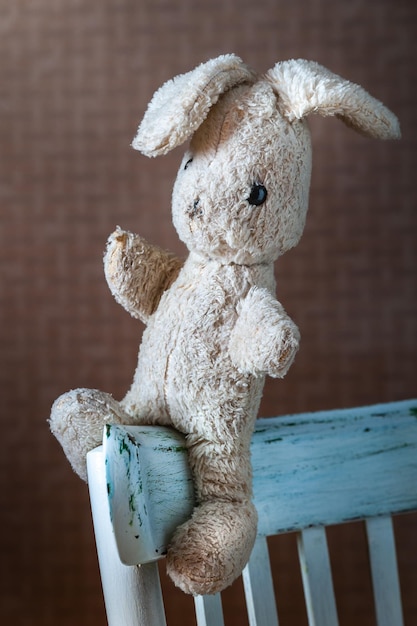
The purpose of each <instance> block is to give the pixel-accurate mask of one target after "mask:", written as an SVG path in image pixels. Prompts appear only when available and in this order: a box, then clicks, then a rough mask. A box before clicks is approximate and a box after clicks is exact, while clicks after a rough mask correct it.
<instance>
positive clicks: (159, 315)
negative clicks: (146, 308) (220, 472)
mask: <svg viewBox="0 0 417 626" xmlns="http://www.w3.org/2000/svg"><path fill="white" fill-rule="evenodd" d="M274 285H275V280H274V274H273V267H272V265H270V266H268V265H253V266H242V265H236V264H227V265H223V264H221V263H220V262H219V261H210V260H207V259H204V258H202V257H200V256H198V255H195V254H191V255H190V256H189V257H188V259H187V260H186V261H185V264H184V266H183V268H182V269H181V271H180V273H179V275H178V277H177V279H176V280H175V282H174V283H173V284H172V285H171V286H170V287H169V289H168V290H166V291H165V292H164V293H163V294H162V296H161V300H160V303H159V306H158V308H157V310H156V311H155V313H153V315H151V316H150V317H149V319H148V322H147V328H146V329H145V331H144V334H143V337H142V342H141V346H140V352H139V360H138V367H137V370H136V374H135V379H134V382H133V385H132V387H131V389H130V391H129V393H128V394H127V396H126V398H125V399H124V400H123V402H122V404H123V406H124V408H125V410H126V411H127V412H128V413H130V414H131V415H132V416H134V417H135V419H137V420H139V421H140V422H147V423H153V422H158V423H163V424H172V425H173V426H175V427H176V428H177V429H178V430H180V431H181V432H183V433H186V434H191V433H193V434H196V435H199V436H204V437H206V438H207V439H208V440H217V439H221V438H223V437H224V436H225V434H226V433H225V432H223V429H225V430H226V431H228V434H229V436H230V435H232V434H236V433H237V432H239V431H240V430H241V428H242V423H241V422H242V418H243V416H244V420H245V421H246V422H247V421H248V419H250V421H251V422H252V421H253V414H254V413H255V415H256V412H257V408H258V404H259V399H260V394H261V390H262V386H263V377H261V378H255V377H254V376H253V375H251V374H248V373H245V372H239V370H238V368H237V367H236V366H235V365H233V363H232V361H231V358H230V354H229V352H228V350H225V349H224V347H225V346H227V345H228V343H229V341H230V334H231V332H232V330H233V328H234V326H235V324H236V320H237V317H238V308H239V304H240V303H241V301H242V300H243V299H244V298H245V297H246V296H247V294H248V292H249V290H250V289H251V287H253V286H258V287H262V288H265V289H267V290H268V291H269V292H270V293H271V294H273V293H274ZM156 353H157V354H158V355H160V356H159V357H158V358H155V354H156ZM213 397H216V406H213ZM218 400H219V401H218ZM213 410H215V411H218V412H219V413H222V415H223V418H224V419H217V420H213V419H210V420H208V419H206V416H207V415H212V413H213ZM239 416H242V417H239ZM244 427H245V429H246V428H247V427H246V425H245V426H244Z"/></svg>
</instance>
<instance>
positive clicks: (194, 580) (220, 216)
mask: <svg viewBox="0 0 417 626" xmlns="http://www.w3.org/2000/svg"><path fill="white" fill-rule="evenodd" d="M310 113H316V114H319V115H324V116H326V115H335V116H337V117H339V118H340V119H341V120H342V121H343V122H345V123H346V124H347V125H348V126H350V127H351V128H353V129H355V130H357V131H359V132H360V133H362V134H364V135H367V136H369V137H375V138H379V139H390V138H396V137H398V136H399V126H398V122H397V119H396V118H395V116H394V115H393V114H392V113H391V112H390V111H389V110H387V109H386V108H385V107H384V106H383V105H382V104H381V103H380V102H378V101H377V100H375V99H374V98H372V97H371V96H370V95H369V94H368V93H367V92H366V91H364V90H363V89H362V88H361V87H359V86H358V85H354V84H352V83H350V82H348V81H346V80H344V79H342V78H340V77H339V76H336V75H335V74H332V73H331V72H330V71H328V70H327V69H325V68H324V67H321V66H320V65H318V64H316V63H313V62H310V61H305V60H292V61H284V62H281V63H277V65H275V67H274V68H273V69H271V70H269V71H268V72H267V73H266V74H265V75H263V76H258V75H257V74H256V73H254V72H253V71H252V70H251V69H250V68H248V67H247V66H246V65H245V64H244V63H243V62H242V61H241V59H239V58H238V57H237V56H235V55H224V56H220V57H219V58H216V59H213V60H211V61H208V62H207V63H204V64H202V65H200V66H199V67H197V68H196V69H194V70H193V71H191V72H189V73H187V74H184V75H181V76H178V77H176V78H174V79H173V80H171V81H169V82H167V83H166V84H165V85H163V86H162V87H161V88H160V89H159V90H158V91H157V92H156V93H155V95H154V97H153V99H152V101H151V103H150V104H149V107H148V109H147V111H146V114H145V116H144V119H143V121H142V123H141V125H140V127H139V129H138V133H137V136H136V137H135V139H134V141H133V147H134V148H135V149H137V150H140V151H141V152H142V153H144V154H145V155H147V156H157V155H162V154H166V153H167V152H169V151H170V150H172V149H173V148H175V147H176V146H178V145H180V144H182V143H184V142H185V141H186V140H188V139H191V141H190V145H189V148H188V150H187V151H186V153H185V156H184V158H183V161H182V163H181V166H180V169H179V172H178V175H177V179H176V181H175V186H174V190H173V197H172V215H173V222H174V225H175V228H176V230H177V232H178V235H179V237H180V239H181V240H182V241H183V242H184V243H185V245H186V246H187V248H188V250H189V256H188V258H187V259H186V260H185V261H183V260H180V259H178V258H176V257H175V256H174V255H172V254H169V253H167V252H164V251H163V250H161V249H159V248H158V247H156V246H154V245H151V244H149V243H147V242H146V241H144V240H143V239H142V238H141V237H140V236H139V235H135V234H132V233H130V232H125V231H123V230H121V229H117V230H116V231H115V232H114V233H113V234H112V235H111V236H110V238H109V240H108V246H107V251H106V254H105V259H104V265H105V274H106V279H107V282H108V284H109V287H110V289H111V291H112V293H113V295H114V297H115V298H116V300H117V301H118V302H119V303H120V304H121V305H122V306H123V307H124V308H125V309H126V310H127V311H128V312H129V313H130V314H131V315H132V316H133V317H136V318H138V319H140V320H142V321H143V322H144V323H145V324H146V329H145V331H144V334H143V338H142V343H141V346H140V350H139V360H138V365H137V369H136V372H135V376H134V380H133V384H132V386H131V388H130V390H129V392H128V393H127V395H126V397H125V398H124V399H123V400H122V401H121V402H117V401H116V400H114V399H113V398H112V397H111V396H110V395H109V394H107V393H103V392H101V391H97V390H90V389H77V390H75V391H70V392H69V393H67V394H64V395H63V396H61V397H60V398H58V400H56V402H55V403H54V406H53V408H52V414H51V420H50V424H51V429H52V431H53V433H54V434H55V436H56V437H57V438H58V440H59V441H60V443H61V444H62V446H63V448H64V451H65V453H66V455H67V457H68V459H69V460H70V462H71V464H72V466H73V468H74V469H75V471H76V472H78V474H79V475H80V476H81V477H82V478H84V479H85V478H86V454H87V452H88V451H89V450H90V449H92V448H93V447H95V446H98V445H100V443H101V440H102V433H103V425H104V424H105V423H123V424H163V425H170V426H173V427H174V428H176V429H177V430H179V431H181V433H183V434H184V435H185V440H186V446H187V449H188V457H189V463H190V467H191V470H192V473H193V477H194V482H195V492H196V501H197V505H196V507H195V509H194V512H193V514H192V517H191V518H190V519H189V520H188V521H187V522H186V523H185V524H183V525H182V526H180V527H179V528H178V529H177V530H176V532H175V533H174V536H173V537H172V540H171V542H170V546H169V549H168V554H167V568H168V572H169V574H170V576H171V578H172V579H173V581H174V582H175V583H176V584H177V585H178V586H179V587H180V588H181V589H183V590H184V591H185V592H187V593H191V594H207V593H215V592H218V591H220V590H222V589H223V588H224V587H226V586H227V585H229V584H231V583H232V582H233V580H234V579H235V578H236V577H237V576H238V575H239V574H240V573H241V571H242V569H243V567H244V566H245V564H246V562H247V560H248V558H249V555H250V553H251V549H252V546H253V543H254V539H255V536H256V525H257V515H256V510H255V508H254V506H253V504H252V501H251V495H252V494H251V464H250V453H249V444H250V438H251V434H252V431H253V428H254V421H255V419H256V416H257V412H258V408H259V402H260V399H261V394H262V388H263V384H264V379H265V376H266V375H269V376H274V377H283V376H284V375H285V374H286V372H287V371H288V368H289V367H290V365H291V363H292V361H293V359H294V355H295V353H296V352H297V349H298V343H299V332H298V329H297V327H296V325H295V324H294V322H293V321H292V320H291V319H290V318H289V317H288V315H287V314H286V313H285V310H284V308H283V307H282V305H281V304H280V303H279V302H278V300H277V299H276V296H275V281H274V269H273V264H274V261H275V260H276V259H277V258H278V257H279V256H280V255H282V254H284V252H286V251H287V250H289V249H290V248H292V247H293V246H295V245H296V244H297V242H298V241H299V239H300V237H301V234H302V232H303V228H304V222H305V217H306V211H307V204H308V192H309V184H310V172H311V143H310V135H309V131H308V127H307V123H306V117H307V116H308V115H309V114H310Z"/></svg>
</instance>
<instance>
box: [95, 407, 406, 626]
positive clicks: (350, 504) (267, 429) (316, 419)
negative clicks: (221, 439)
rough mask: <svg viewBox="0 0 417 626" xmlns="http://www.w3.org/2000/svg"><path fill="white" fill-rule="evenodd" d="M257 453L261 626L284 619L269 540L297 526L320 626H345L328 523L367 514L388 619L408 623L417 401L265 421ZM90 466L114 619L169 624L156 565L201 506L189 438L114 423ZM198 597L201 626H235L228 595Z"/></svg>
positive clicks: (253, 607)
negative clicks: (404, 569)
mask: <svg viewBox="0 0 417 626" xmlns="http://www.w3.org/2000/svg"><path fill="white" fill-rule="evenodd" d="M251 452H252V464H253V475H254V477H253V482H254V501H255V505H256V507H257V510H258V515H259V525H258V538H257V540H256V543H255V547H254V550H253V552H252V555H251V558H250V561H249V563H248V565H247V566H246V568H245V570H244V572H243V582H244V588H245V595H246V603H247V610H248V618H249V624H250V626H266V625H268V626H278V617H277V610H276V606H275V598H274V590H273V584H272V576H271V568H270V563H269V554H268V549H267V541H266V538H267V536H270V535H275V534H278V533H284V532H289V531H297V533H298V552H299V558H300V566H301V572H302V579H303V585H304V592H305V598H306V606H307V614H308V619H309V624H310V626H313V625H315V626H337V624H338V617H337V611H336V603H335V597H334V591H333V582H332V576H331V568H330V559H329V553H328V548H327V542H326V531H325V527H326V526H327V525H329V524H332V525H333V524H339V523H342V522H346V521H349V520H357V519H364V520H366V529H367V535H368V545H369V555H370V564H371V573H372V580H373V588H374V599H375V610H376V617H377V623H378V626H394V625H395V626H401V625H402V624H403V618H402V608H401V597H400V587H399V579H398V571H397V563H396V552H395V541H394V534H393V526H392V515H394V514H397V513H402V512H407V511H413V510H417V400H410V401H403V402H396V403H389V404H380V405H375V406H371V407H365V408H357V409H343V410H337V411H325V412H317V413H310V414H300V415H291V416H286V417H278V418H267V419H260V420H258V422H257V427H256V430H255V433H254V435H253V439H252V447H251ZM88 471H89V486H90V495H91V504H92V511H93V520H94V528H95V534H96V542H97V550H98V555H99V563H100V571H101V578H102V584H103V591H104V597H105V603H106V611H107V618H108V623H109V626H122V625H123V626H138V625H139V626H142V625H143V626H145V625H146V626H162V625H165V624H166V621H165V615H164V608H163V602H162V595H161V588H160V582H159V578H158V569H157V560H158V559H159V558H161V557H162V556H163V554H164V552H165V550H166V546H167V543H168V542H169V538H170V536H171V534H172V532H173V530H174V528H176V526H177V525H178V524H180V523H181V522H182V521H184V520H185V519H187V518H188V516H189V514H190V511H191V510H192V507H193V503H194V500H193V486H192V479H191V476H190V472H189V469H188V465H187V455H186V449H185V446H184V440H183V438H182V436H181V435H180V434H179V433H177V432H175V431H173V430H171V429H169V428H162V427H156V426H108V427H107V428H106V431H105V434H104V438H103V446H102V447H100V448H97V449H96V450H93V451H92V452H90V453H89V455H88ZM109 505H110V506H109ZM122 562H123V564H122ZM137 564H142V566H141V567H139V568H138V567H135V565H137ZM195 604H196V616H197V624H198V626H222V625H223V624H224V620H223V614H222V605H221V598H220V595H219V594H218V595H215V596H200V597H197V598H196V599H195Z"/></svg>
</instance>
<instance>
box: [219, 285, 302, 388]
mask: <svg viewBox="0 0 417 626" xmlns="http://www.w3.org/2000/svg"><path fill="white" fill-rule="evenodd" d="M299 340H300V333H299V331H298V328H297V326H296V325H295V324H294V322H293V321H292V320H291V319H290V318H289V317H288V315H287V314H286V313H285V311H284V308H283V307H282V305H281V304H280V303H279V302H278V301H277V300H276V299H275V298H274V297H273V296H272V295H271V294H270V293H269V292H268V291H267V290H266V289H261V288H257V287H252V289H251V290H250V291H249V293H248V295H247V297H246V298H245V299H244V300H243V302H242V303H241V307H240V311H239V317H238V319H237V322H236V324H235V327H234V328H233V330H232V333H231V337H230V343H229V353H230V357H231V359H232V362H233V363H234V365H236V366H237V367H238V368H239V369H240V370H241V371H243V372H246V373H249V374H254V375H262V374H268V375H269V376H273V377H274V378H282V377H284V376H285V374H286V373H287V371H288V369H289V367H290V365H291V363H292V362H293V359H294V356H295V354H296V352H297V350H298V344H299Z"/></svg>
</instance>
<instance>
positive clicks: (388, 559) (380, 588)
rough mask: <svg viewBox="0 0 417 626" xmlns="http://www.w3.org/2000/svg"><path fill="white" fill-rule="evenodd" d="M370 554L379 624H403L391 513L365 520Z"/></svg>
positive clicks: (388, 625)
mask: <svg viewBox="0 0 417 626" xmlns="http://www.w3.org/2000/svg"><path fill="white" fill-rule="evenodd" d="M366 531H367V535H368V547H369V558H370V563H371V574H372V583H373V589H374V600H375V610H376V617H377V623H378V626H393V624H395V626H402V625H403V623H404V622H403V615H402V606H401V592H400V583H399V578H398V567H397V556H396V550H395V538H394V529H393V524H392V518H391V517H389V516H384V517H374V518H370V519H368V520H366Z"/></svg>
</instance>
